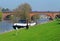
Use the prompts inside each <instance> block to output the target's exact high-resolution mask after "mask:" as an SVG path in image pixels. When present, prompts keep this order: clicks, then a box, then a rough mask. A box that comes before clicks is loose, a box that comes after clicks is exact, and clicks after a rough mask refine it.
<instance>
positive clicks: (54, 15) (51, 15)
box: [2, 11, 60, 20]
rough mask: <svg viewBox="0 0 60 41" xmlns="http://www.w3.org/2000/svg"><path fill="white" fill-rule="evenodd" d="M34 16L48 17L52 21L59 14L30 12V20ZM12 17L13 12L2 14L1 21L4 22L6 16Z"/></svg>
mask: <svg viewBox="0 0 60 41" xmlns="http://www.w3.org/2000/svg"><path fill="white" fill-rule="evenodd" d="M36 14H39V15H46V16H47V17H50V18H52V19H54V18H55V17H56V15H59V14H60V12H48V11H40V12H38V11H34V12H30V18H31V17H32V16H34V15H36ZM10 15H13V12H3V18H2V19H3V20H5V19H6V18H7V17H8V16H10Z"/></svg>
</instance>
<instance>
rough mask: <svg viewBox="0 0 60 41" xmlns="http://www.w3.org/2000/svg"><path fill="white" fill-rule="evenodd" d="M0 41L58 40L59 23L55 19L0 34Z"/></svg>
mask: <svg viewBox="0 0 60 41" xmlns="http://www.w3.org/2000/svg"><path fill="white" fill-rule="evenodd" d="M0 41H60V24H57V22H56V21H54V22H49V23H45V24H40V25H36V26H33V27H30V28H29V29H28V30H26V29H20V30H18V31H15V30H14V31H11V32H7V33H4V34H0Z"/></svg>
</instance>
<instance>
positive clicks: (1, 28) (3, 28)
mask: <svg viewBox="0 0 60 41" xmlns="http://www.w3.org/2000/svg"><path fill="white" fill-rule="evenodd" d="M47 21H49V19H47V18H46V19H45V18H43V19H39V20H38V21H37V23H38V24H40V23H44V22H47ZM12 26H13V24H12V23H11V22H9V21H1V22H0V33H4V32H7V31H10V30H13V27H12Z"/></svg>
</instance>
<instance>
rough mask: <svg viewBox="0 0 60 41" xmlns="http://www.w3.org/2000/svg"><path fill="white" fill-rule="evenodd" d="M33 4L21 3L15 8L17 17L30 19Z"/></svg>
mask: <svg viewBox="0 0 60 41" xmlns="http://www.w3.org/2000/svg"><path fill="white" fill-rule="evenodd" d="M31 10H32V9H31V6H30V5H29V4H28V3H24V4H21V5H20V6H19V7H18V8H16V9H15V10H14V16H15V19H16V18H18V19H27V18H28V19H29V17H30V16H29V13H30V12H31Z"/></svg>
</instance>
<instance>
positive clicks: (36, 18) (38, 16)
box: [33, 14, 40, 24]
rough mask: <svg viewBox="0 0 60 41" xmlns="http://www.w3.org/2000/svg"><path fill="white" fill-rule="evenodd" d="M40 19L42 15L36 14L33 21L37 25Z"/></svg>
mask: <svg viewBox="0 0 60 41" xmlns="http://www.w3.org/2000/svg"><path fill="white" fill-rule="evenodd" d="M39 18H40V15H39V14H36V15H34V16H33V21H35V22H36V24H37V20H38V19H39Z"/></svg>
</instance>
